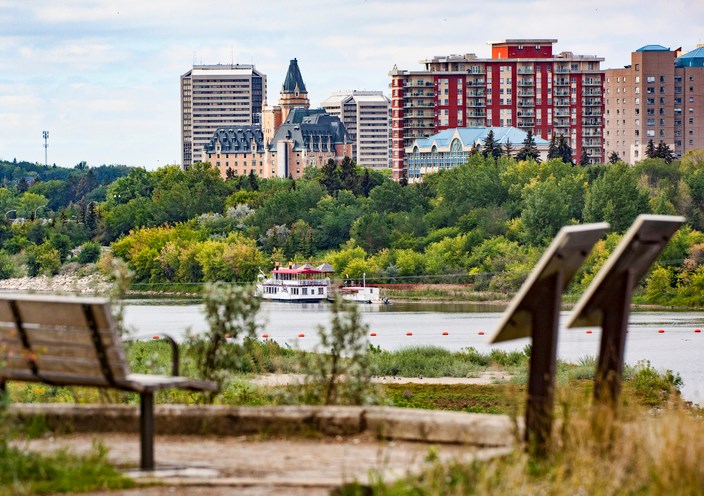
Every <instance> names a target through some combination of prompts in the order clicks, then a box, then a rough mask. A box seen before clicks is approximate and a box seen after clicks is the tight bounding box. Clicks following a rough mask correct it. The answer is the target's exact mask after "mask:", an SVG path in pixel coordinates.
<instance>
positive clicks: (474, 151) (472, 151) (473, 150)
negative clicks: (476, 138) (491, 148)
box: [469, 143, 479, 157]
mask: <svg viewBox="0 0 704 496" xmlns="http://www.w3.org/2000/svg"><path fill="white" fill-rule="evenodd" d="M477 153H479V147H478V146H477V144H476V143H472V148H471V149H470V150H469V156H470V157H471V156H472V155H476V154H477Z"/></svg>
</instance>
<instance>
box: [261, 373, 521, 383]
mask: <svg viewBox="0 0 704 496" xmlns="http://www.w3.org/2000/svg"><path fill="white" fill-rule="evenodd" d="M511 377H512V376H511V374H508V373H506V372H496V371H488V372H482V373H480V374H479V375H478V376H477V377H391V376H387V377H374V378H372V382H375V383H379V384H409V383H416V384H445V385H453V384H477V385H489V384H496V383H497V382H506V381H509V380H510V379H511ZM304 378H305V376H304V375H303V374H263V375H258V376H255V377H254V378H253V379H251V382H252V383H253V384H255V385H257V386H288V385H290V384H301V383H303V381H304Z"/></svg>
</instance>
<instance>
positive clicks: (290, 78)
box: [281, 59, 308, 93]
mask: <svg viewBox="0 0 704 496" xmlns="http://www.w3.org/2000/svg"><path fill="white" fill-rule="evenodd" d="M296 85H298V91H299V92H300V93H308V92H307V91H306V85H305V84H304V83H303V77H302V76H301V71H300V69H299V68H298V60H296V59H293V60H292V61H291V63H290V64H289V65H288V72H287V73H286V79H285V80H284V86H283V88H282V90H281V91H282V93H294V92H295V91H296Z"/></svg>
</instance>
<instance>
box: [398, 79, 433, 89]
mask: <svg viewBox="0 0 704 496" xmlns="http://www.w3.org/2000/svg"><path fill="white" fill-rule="evenodd" d="M426 86H435V85H434V83H433V82H432V81H423V80H418V81H404V83H403V87H404V88H420V87H426Z"/></svg>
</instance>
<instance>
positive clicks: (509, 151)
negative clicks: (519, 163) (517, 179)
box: [504, 138, 513, 157]
mask: <svg viewBox="0 0 704 496" xmlns="http://www.w3.org/2000/svg"><path fill="white" fill-rule="evenodd" d="M504 155H506V156H507V157H512V156H513V145H512V144H511V140H510V139H508V138H506V143H504Z"/></svg>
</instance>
